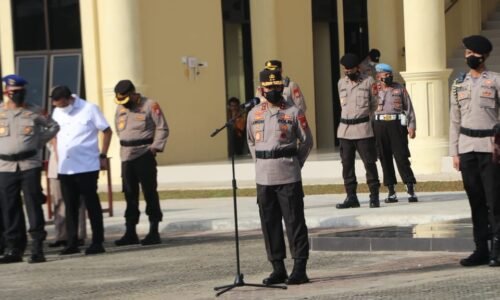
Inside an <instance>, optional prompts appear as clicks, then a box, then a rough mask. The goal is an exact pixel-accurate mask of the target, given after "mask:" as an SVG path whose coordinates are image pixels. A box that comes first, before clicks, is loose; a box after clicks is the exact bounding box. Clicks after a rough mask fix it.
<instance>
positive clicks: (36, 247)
mask: <svg viewBox="0 0 500 300" xmlns="http://www.w3.org/2000/svg"><path fill="white" fill-rule="evenodd" d="M46 261H47V260H46V259H45V255H44V254H43V240H34V241H33V244H31V257H30V258H29V260H28V263H30V264H37V263H43V262H46Z"/></svg>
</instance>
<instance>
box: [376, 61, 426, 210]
mask: <svg viewBox="0 0 500 300" xmlns="http://www.w3.org/2000/svg"><path fill="white" fill-rule="evenodd" d="M375 69H376V71H377V80H378V84H377V85H376V88H375V92H376V95H377V99H378V106H377V111H376V112H375V121H374V126H373V127H374V130H375V140H376V143H377V149H378V154H379V158H380V163H381V165H382V170H383V172H384V185H385V186H387V188H388V189H389V195H388V196H387V198H386V199H385V202H386V203H395V202H398V197H397V195H396V191H395V189H394V185H395V184H396V183H397V181H396V173H395V171H394V163H393V161H392V159H393V156H394V159H395V160H396V165H397V167H398V171H399V174H400V175H401V178H402V179H403V182H404V184H405V185H406V188H407V192H408V201H409V202H417V201H418V198H417V196H416V195H415V188H414V185H415V183H416V182H417V181H416V180H415V176H414V175H413V171H412V169H411V163H410V160H409V159H408V157H410V150H409V149H408V136H409V137H410V138H411V139H413V138H415V129H416V120H415V111H414V110H413V105H412V103H411V99H410V96H409V95H408V92H407V91H406V89H405V87H404V86H402V85H401V84H399V83H397V82H394V81H393V80H394V77H393V75H392V74H393V71H392V67H391V66H390V65H388V64H377V66H376V67H375ZM378 87H380V88H378Z"/></svg>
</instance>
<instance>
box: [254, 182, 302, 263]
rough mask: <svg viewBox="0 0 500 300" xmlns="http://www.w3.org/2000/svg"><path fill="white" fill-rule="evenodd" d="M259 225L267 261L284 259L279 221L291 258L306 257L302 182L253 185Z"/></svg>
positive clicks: (283, 244)
mask: <svg viewBox="0 0 500 300" xmlns="http://www.w3.org/2000/svg"><path fill="white" fill-rule="evenodd" d="M257 203H258V204H259V213H260V223H261V227H262V233H263V234H264V242H265V244H266V251H267V258H268V260H269V261H273V260H283V259H285V258H286V248H285V239H284V235H283V225H282V223H281V222H282V220H283V221H284V222H285V227H286V234H287V237H288V243H289V247H290V253H291V255H292V258H294V259H296V258H302V259H307V258H308V257H309V238H308V235H307V226H306V221H305V218H304V192H303V190H302V182H295V183H290V184H282V185H270V186H269V185H259V184H258V185H257Z"/></svg>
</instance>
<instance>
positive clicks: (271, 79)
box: [259, 69, 283, 86]
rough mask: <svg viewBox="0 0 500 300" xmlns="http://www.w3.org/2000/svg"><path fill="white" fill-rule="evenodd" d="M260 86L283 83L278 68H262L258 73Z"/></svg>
mask: <svg viewBox="0 0 500 300" xmlns="http://www.w3.org/2000/svg"><path fill="white" fill-rule="evenodd" d="M259 75H260V76H259V78H260V83H261V85H262V86H270V85H283V79H282V77H281V72H280V71H279V70H269V69H264V70H262V71H260V74H259Z"/></svg>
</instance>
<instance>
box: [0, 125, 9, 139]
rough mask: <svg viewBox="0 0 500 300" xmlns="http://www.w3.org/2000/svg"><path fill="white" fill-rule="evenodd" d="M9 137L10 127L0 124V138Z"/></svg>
mask: <svg viewBox="0 0 500 300" xmlns="http://www.w3.org/2000/svg"><path fill="white" fill-rule="evenodd" d="M9 135H10V128H9V125H7V124H2V123H0V137H3V136H9Z"/></svg>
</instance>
